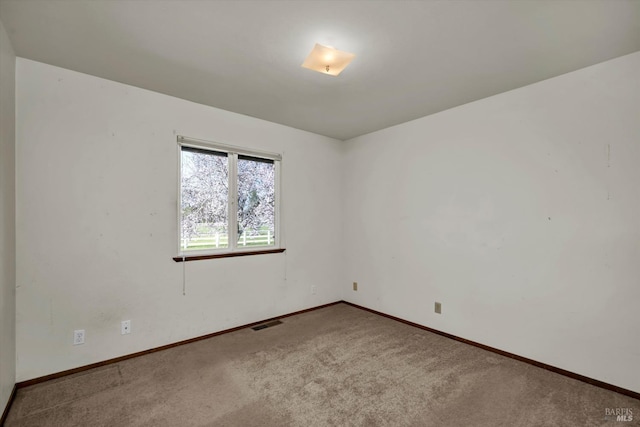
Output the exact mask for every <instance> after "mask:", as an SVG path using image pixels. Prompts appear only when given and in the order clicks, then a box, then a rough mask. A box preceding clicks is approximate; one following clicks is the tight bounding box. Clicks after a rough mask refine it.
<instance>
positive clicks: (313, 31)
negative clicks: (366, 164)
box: [0, 0, 640, 140]
mask: <svg viewBox="0 0 640 427" xmlns="http://www.w3.org/2000/svg"><path fill="white" fill-rule="evenodd" d="M0 19H1V20H2V22H3V23H4V26H5V28H6V29H7V32H8V33H9V37H10V39H11V41H12V44H13V47H14V50H15V52H16V54H17V55H18V56H21V57H24V58H29V59H33V60H36V61H41V62H45V63H48V64H52V65H56V66H60V67H64V68H68V69H71V70H76V71H80V72H83V73H87V74H92V75H95V76H99V77H103V78H107V79H110V80H115V81H118V82H122V83H127V84H130V85H134V86H138V87H141V88H145V89H150V90H153V91H156V92H161V93H165V94H168V95H173V96H176V97H179V98H184V99H188V100H191V101H195V102H198V103H202V104H206V105H211V106H214V107H218V108H222V109H225V110H229V111H234V112H237V113H242V114H246V115H248V116H253V117H257V118H260V119H264V120H269V121H272V122H276V123H281V124H284V125H288V126H292V127H295V128H299V129H304V130H307V131H310V132H314V133H318V134H321V135H326V136H330V137H334V138H337V139H341V140H344V139H349V138H352V137H355V136H358V135H362V134H365V133H369V132H372V131H375V130H378V129H382V128H385V127H388V126H392V125H395V124H399V123H403V122H406V121H408V120H412V119H415V118H418V117H422V116H425V115H429V114H433V113H436V112H438V111H442V110H445V109H448V108H451V107H455V106H457V105H461V104H465V103H467V102H471V101H474V100H478V99H481V98H485V97H488V96H491V95H495V94H498V93H501V92H505V91H508V90H511V89H515V88H518V87H521V86H524V85H528V84H531V83H534V82H537V81H540V80H544V79H547V78H550V77H554V76H557V75H560V74H563V73H566V72H569V71H573V70H577V69H579V68H582V67H585V66H589V65H592V64H596V63H598V62H602V61H606V60H608V59H611V58H615V57H618V56H621V55H625V54H628V53H631V52H635V51H638V50H640V0H628V1H626V0H603V1H599V0H595V1H592V0H589V1H586V0H583V1H575V0H568V1H565V0H554V1H539V0H533V1H531V0H519V1H515V0H513V1H503V0H500V1H493V0H459V1H427V0H425V1H366V0H361V1H328V0H327V1H302V0H301V1H277V0H272V1H264V0H262V1H260V0H256V1H238V0H236V1H220V0H215V1H214V0H209V1H207V0H195V1H194V0H151V1H134V0H129V1H109V0H106V1H105V0H0ZM315 43H321V44H327V45H332V46H335V47H336V48H338V49H341V50H345V51H348V52H353V53H355V54H356V58H355V59H354V61H353V62H352V63H351V65H350V66H349V67H347V69H346V70H345V71H343V72H342V74H341V75H340V76H338V77H332V76H327V75H322V74H320V73H317V72H314V71H310V70H308V69H305V68H302V67H300V65H301V64H302V62H303V61H304V59H305V57H306V56H307V54H308V53H309V52H310V50H311V49H312V48H313V46H314V44H315Z"/></svg>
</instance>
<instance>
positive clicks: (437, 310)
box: [435, 302, 442, 314]
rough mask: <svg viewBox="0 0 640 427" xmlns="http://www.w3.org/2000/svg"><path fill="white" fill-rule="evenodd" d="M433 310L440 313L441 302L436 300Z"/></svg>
mask: <svg viewBox="0 0 640 427" xmlns="http://www.w3.org/2000/svg"><path fill="white" fill-rule="evenodd" d="M435 311H436V313H438V314H442V304H440V303H439V302H436V306H435Z"/></svg>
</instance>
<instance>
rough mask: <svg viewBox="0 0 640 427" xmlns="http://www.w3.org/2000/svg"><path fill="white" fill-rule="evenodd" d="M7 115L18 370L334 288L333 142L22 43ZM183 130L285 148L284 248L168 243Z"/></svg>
mask: <svg viewBox="0 0 640 427" xmlns="http://www.w3.org/2000/svg"><path fill="white" fill-rule="evenodd" d="M176 78H179V76H176ZM16 123H17V127H16V132H17V156H16V157H17V160H16V162H17V163H16V169H17V172H16V173H17V194H18V197H17V241H18V243H17V284H18V290H17V352H18V360H17V380H18V381H23V380H27V379H30V378H34V377H38V376H42V375H45V374H49V373H53V372H59V371H62V370H65V369H69V368H73V367H77V366H82V365H86V364H89V363H93V362H97V361H101V360H105V359H109V358H113V357H117V356H121V355H125V354H130V353H133V352H136V351H140V350H144V349H149V348H152V347H157V346H160V345H164V344H168V343H173V342H176V341H180V340H184V339H187V338H191V337H196V336H200V335H203V334H207V333H211V332H215V331H219V330H223V329H227V328H231V327H234V326H238V325H243V324H246V323H249V322H254V321H258V320H262V319H265V318H269V317H274V316H277V315H280V314H285V313H289V312H293V311H296V310H300V309H305V308H309V307H313V306H317V305H320V304H324V303H328V302H333V301H335V300H337V299H338V287H337V284H338V282H339V281H340V280H341V279H342V277H344V272H343V270H342V254H341V253H340V252H339V251H338V250H337V245H336V239H339V238H340V237H339V236H341V235H342V219H341V217H340V210H339V209H338V207H339V206H340V205H341V203H342V199H343V198H342V182H343V180H342V174H341V172H340V171H336V170H335V168H334V166H335V165H336V164H337V163H339V162H340V159H341V156H342V155H343V152H342V151H343V146H342V145H341V142H339V141H337V140H333V139H330V138H326V137H322V136H318V135H314V134H311V133H308V132H303V131H300V130H296V129H292V128H288V127H285V126H281V125H277V124H274V123H269V122H266V121H262V120H258V119H254V118H251V117H247V116H242V115H239V114H235V113H230V112H226V111H223V110H219V109H215V108H211V107H207V106H203V105H199V104H195V103H191V102H188V101H184V100H181V99H177V98H172V97H169V96H166V95H161V94H158V93H153V92H149V91H146V90H142V89H138V88H135V87H131V86H127V85H124V84H120V83H116V82H112V81H108V80H103V79H99V78H96V77H92V76H88V75H84V74H80V73H76V72H73V71H69V70H65V69H61V68H57V67H53V66H49V65H45V64H42V63H38V62H33V61H30V60H25V59H22V58H18V63H17V120H16ZM176 134H181V135H185V136H189V137H194V138H200V139H206V140H212V141H217V142H221V143H226V144H231V145H238V146H246V147H250V148H257V149H261V150H265V151H270V152H279V153H282V154H283V176H282V178H283V194H284V210H283V226H284V230H285V232H286V248H287V250H286V252H285V253H283V254H273V255H260V256H249V257H238V258H225V259H214V260H206V261H194V262H189V263H186V264H182V263H175V262H174V261H173V260H172V259H171V258H172V257H173V256H175V255H176V245H177V230H176V229H177V225H176V224H177V220H176V200H177V179H178V171H177V156H178V151H177V144H176ZM183 266H185V267H186V277H187V294H186V296H183V295H182V274H183V271H182V269H183ZM311 286H316V287H317V293H316V294H315V295H312V293H311ZM125 319H131V320H132V334H131V335H125V336H122V335H120V321H121V320H125ZM74 329H85V330H86V344H84V345H80V346H72V332H73V330H74Z"/></svg>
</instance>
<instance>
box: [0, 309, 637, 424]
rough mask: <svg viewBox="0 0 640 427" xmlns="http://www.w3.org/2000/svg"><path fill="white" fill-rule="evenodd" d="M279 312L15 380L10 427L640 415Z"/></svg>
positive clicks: (417, 338)
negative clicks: (124, 356) (95, 363)
mask: <svg viewBox="0 0 640 427" xmlns="http://www.w3.org/2000/svg"><path fill="white" fill-rule="evenodd" d="M282 321H283V323H282V324H281V325H277V326H274V327H271V328H268V329H263V330H261V331H257V332H256V331H253V330H251V329H243V330H240V331H236V332H233V333H230V334H226V335H221V336H218V337H215V338H211V339H208V340H204V341H199V342H196V343H193V344H189V345H184V346H180V347H176V348H173V349H170V350H165V351H162V352H158V353H153V354H150V355H147V356H143V357H138V358H135V359H130V360H127V361H124V362H120V363H117V364H113V365H108V366H104V367H101V368H96V369H94V370H91V371H86V372H83V373H80V374H76V375H73V376H69V377H65V378H60V379H58V380H53V381H50V382H47V383H42V384H38V385H35V386H31V387H27V388H23V389H20V390H19V391H18V394H17V396H16V400H15V402H14V404H13V406H12V408H11V411H10V413H9V417H8V420H7V426H39V427H41V426H154V427H155V426H242V427H248V426H491V427H494V426H510V427H513V426H600V425H608V426H614V425H617V426H622V425H640V424H639V423H638V422H637V420H638V419H640V401H638V400H635V399H632V398H630V397H626V396H623V395H620V394H617V393H614V392H610V391H607V390H603V389H600V388H597V387H594V386H591V385H588V384H585V383H582V382H579V381H576V380H572V379H569V378H566V377H563V376H560V375H557V374H554V373H551V372H548V371H545V370H543V369H540V368H536V367H533V366H531V365H527V364H525V363H522V362H518V361H515V360H512V359H509V358H506V357H502V356H499V355H496V354H493V353H490V352H487V351H484V350H481V349H478V348H475V347H472V346H469V345H466V344H462V343H459V342H457V341H453V340H450V339H447V338H444V337H441V336H439V335H435V334H432V333H430V332H426V331H423V330H420V329H417V328H413V327H411V326H408V325H404V324H402V323H399V322H395V321H393V320H390V319H387V318H384V317H380V316H377V315H375V314H371V313H368V312H366V311H363V310H360V309H358V308H354V307H351V306H348V305H345V304H338V305H334V306H330V307H327V308H324V309H320V310H316V311H312V312H309V313H304V314H300V315H296V316H292V317H288V318H285V319H282ZM605 408H632V410H633V415H634V421H633V422H631V423H629V422H626V423H625V422H616V421H615V420H613V421H612V420H608V419H606V413H605Z"/></svg>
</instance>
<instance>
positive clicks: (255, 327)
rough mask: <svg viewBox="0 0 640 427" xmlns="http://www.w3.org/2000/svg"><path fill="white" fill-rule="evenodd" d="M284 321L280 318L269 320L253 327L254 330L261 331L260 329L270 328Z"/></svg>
mask: <svg viewBox="0 0 640 427" xmlns="http://www.w3.org/2000/svg"><path fill="white" fill-rule="evenodd" d="M281 323H282V322H281V321H279V320H274V321H272V322H267V323H263V324H262V325H258V326H254V327H253V328H251V329H253V330H254V331H259V330H260V329H265V328H270V327H272V326H276V325H279V324H281Z"/></svg>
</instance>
